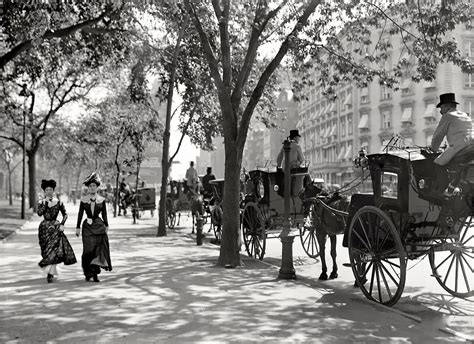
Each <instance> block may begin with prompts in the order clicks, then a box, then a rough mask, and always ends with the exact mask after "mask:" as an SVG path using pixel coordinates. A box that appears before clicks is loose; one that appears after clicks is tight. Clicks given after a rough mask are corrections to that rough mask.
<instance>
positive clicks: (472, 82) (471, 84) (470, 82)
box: [464, 74, 474, 88]
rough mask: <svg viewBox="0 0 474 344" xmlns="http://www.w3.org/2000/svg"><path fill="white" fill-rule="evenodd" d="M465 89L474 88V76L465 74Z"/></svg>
mask: <svg viewBox="0 0 474 344" xmlns="http://www.w3.org/2000/svg"><path fill="white" fill-rule="evenodd" d="M464 87H467V88H474V74H464Z"/></svg>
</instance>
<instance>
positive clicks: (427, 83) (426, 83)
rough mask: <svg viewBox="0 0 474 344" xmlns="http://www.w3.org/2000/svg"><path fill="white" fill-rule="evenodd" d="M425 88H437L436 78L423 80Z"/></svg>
mask: <svg viewBox="0 0 474 344" xmlns="http://www.w3.org/2000/svg"><path fill="white" fill-rule="evenodd" d="M423 88H424V89H425V90H428V89H431V88H436V82H435V81H434V80H431V81H428V80H425V81H423Z"/></svg>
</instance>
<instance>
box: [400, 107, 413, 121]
mask: <svg viewBox="0 0 474 344" xmlns="http://www.w3.org/2000/svg"><path fill="white" fill-rule="evenodd" d="M412 117H413V108H412V107H411V106H409V107H406V108H404V109H403V113H402V123H403V122H413V118H412Z"/></svg>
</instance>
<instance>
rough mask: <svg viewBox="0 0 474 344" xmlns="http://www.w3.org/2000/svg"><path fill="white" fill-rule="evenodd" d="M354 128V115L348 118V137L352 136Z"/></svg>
mask: <svg viewBox="0 0 474 344" xmlns="http://www.w3.org/2000/svg"><path fill="white" fill-rule="evenodd" d="M353 132H354V127H353V125H352V115H348V116H347V135H352V133H353Z"/></svg>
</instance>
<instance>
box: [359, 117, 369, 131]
mask: <svg viewBox="0 0 474 344" xmlns="http://www.w3.org/2000/svg"><path fill="white" fill-rule="evenodd" d="M357 128H359V129H369V115H362V117H361V118H360V120H359V125H358V126H357Z"/></svg>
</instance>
